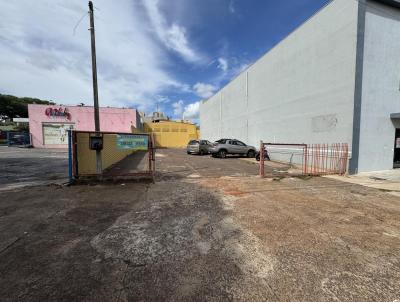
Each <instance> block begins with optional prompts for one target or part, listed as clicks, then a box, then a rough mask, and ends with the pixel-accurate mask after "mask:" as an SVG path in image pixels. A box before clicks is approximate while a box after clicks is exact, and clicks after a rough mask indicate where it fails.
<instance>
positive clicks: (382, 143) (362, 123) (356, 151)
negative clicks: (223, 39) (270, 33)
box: [200, 0, 400, 173]
mask: <svg viewBox="0 0 400 302" xmlns="http://www.w3.org/2000/svg"><path fill="white" fill-rule="evenodd" d="M200 127H201V135H202V138H204V139H209V140H216V139H219V138H238V139H240V140H243V141H245V142H247V143H249V144H253V145H256V146H257V145H258V144H259V142H260V140H263V141H264V142H274V143H348V144H349V147H350V150H351V159H350V162H349V171H350V173H357V172H362V171H373V170H384V169H392V168H393V167H394V166H396V163H395V164H394V162H398V164H400V130H399V129H400V0H333V1H331V2H330V3H329V4H328V5H326V6H325V7H324V8H323V9H321V10H320V11H319V12H318V13H317V14H315V15H314V16H313V17H312V18H310V19H309V20H308V21H307V22H305V23H304V24H303V25H302V26H300V27H299V28H298V29H297V30H295V31H294V32H293V33H292V34H290V35H289V36H288V37H287V38H286V39H284V40H283V41H282V42H280V43H279V44H278V45H277V46H276V47H274V48H273V49H272V50H270V51H269V52H268V53H266V54H265V55H264V56H263V57H261V58H260V59H259V60H258V61H257V62H256V63H254V64H253V65H252V66H250V67H249V68H248V69H247V70H245V71H244V72H242V73H241V74H240V75H239V76H238V77H236V78H235V79H234V80H233V81H232V82H230V83H229V84H228V85H227V86H225V87H224V88H223V89H221V90H220V91H219V92H218V93H216V94H215V95H214V96H212V97H211V98H209V99H207V100H204V101H203V102H202V104H201V106H200ZM396 137H397V144H396ZM396 147H397V148H396Z"/></svg>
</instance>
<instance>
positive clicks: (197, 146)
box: [186, 139, 212, 155]
mask: <svg viewBox="0 0 400 302" xmlns="http://www.w3.org/2000/svg"><path fill="white" fill-rule="evenodd" d="M211 145H212V144H211V143H210V142H209V141H207V140H195V139H194V140H191V141H190V142H189V143H188V145H187V147H186V151H187V154H200V155H204V154H209V149H210V147H211Z"/></svg>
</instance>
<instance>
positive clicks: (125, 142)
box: [117, 134, 149, 150]
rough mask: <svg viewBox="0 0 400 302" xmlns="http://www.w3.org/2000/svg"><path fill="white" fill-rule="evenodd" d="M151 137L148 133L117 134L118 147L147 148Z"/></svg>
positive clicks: (125, 148)
mask: <svg viewBox="0 0 400 302" xmlns="http://www.w3.org/2000/svg"><path fill="white" fill-rule="evenodd" d="M148 144H149V137H148V136H147V135H133V134H132V135H130V134H117V149H119V150H147V149H148Z"/></svg>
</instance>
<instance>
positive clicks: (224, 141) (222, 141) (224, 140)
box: [216, 139, 226, 144]
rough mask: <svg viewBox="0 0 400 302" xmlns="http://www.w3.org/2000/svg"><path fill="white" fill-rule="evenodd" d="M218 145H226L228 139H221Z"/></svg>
mask: <svg viewBox="0 0 400 302" xmlns="http://www.w3.org/2000/svg"><path fill="white" fill-rule="evenodd" d="M216 143H218V144H225V143H226V139H220V140H218V141H216Z"/></svg>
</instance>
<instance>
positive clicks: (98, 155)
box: [89, 1, 102, 175]
mask: <svg viewBox="0 0 400 302" xmlns="http://www.w3.org/2000/svg"><path fill="white" fill-rule="evenodd" d="M89 15H90V28H89V30H90V35H91V44H92V74H93V100H94V128H95V131H96V135H100V115H99V94H98V89H97V64H96V39H95V33H94V16H93V2H92V1H89ZM96 170H97V174H98V175H100V174H101V173H102V167H101V150H96Z"/></svg>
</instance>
